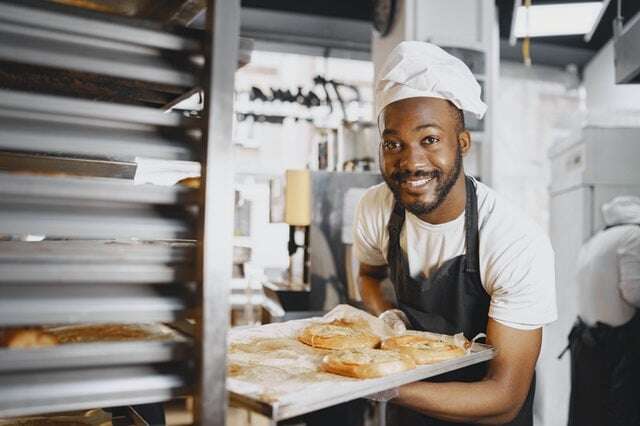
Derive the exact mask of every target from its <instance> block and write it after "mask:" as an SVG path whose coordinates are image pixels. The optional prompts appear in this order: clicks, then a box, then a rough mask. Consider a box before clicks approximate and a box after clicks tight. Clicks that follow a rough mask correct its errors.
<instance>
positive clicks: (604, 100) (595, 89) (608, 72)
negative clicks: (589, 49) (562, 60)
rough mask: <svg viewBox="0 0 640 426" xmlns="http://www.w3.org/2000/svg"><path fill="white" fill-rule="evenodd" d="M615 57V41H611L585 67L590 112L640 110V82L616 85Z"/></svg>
mask: <svg viewBox="0 0 640 426" xmlns="http://www.w3.org/2000/svg"><path fill="white" fill-rule="evenodd" d="M613 57H614V55H613V42H609V43H607V44H606V45H605V46H604V47H603V48H602V49H600V51H599V52H598V53H597V54H596V56H595V57H594V58H593V59H592V60H591V61H590V62H589V64H587V66H586V67H585V70H584V86H585V88H586V90H587V108H588V109H589V112H597V111H607V110H609V111H610V110H640V84H620V85H616V84H615V69H614V65H613Z"/></svg>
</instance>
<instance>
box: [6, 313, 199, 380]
mask: <svg viewBox="0 0 640 426" xmlns="http://www.w3.org/2000/svg"><path fill="white" fill-rule="evenodd" d="M149 327H151V325H150V326H149ZM153 327H154V330H156V331H157V332H158V333H162V335H163V337H161V338H158V339H154V340H128V341H109V342H87V343H64V344H59V345H56V346H49V347H42V348H32V349H9V348H0V380H1V377H2V376H1V374H3V373H14V372H17V371H36V370H52V369H64V368H69V369H71V368H82V367H110V366H117V365H140V364H159V363H168V362H175V361H182V360H185V359H188V358H189V356H190V353H191V352H192V350H193V342H192V340H191V339H190V338H188V337H185V336H183V335H182V334H181V333H179V332H177V331H175V330H173V329H171V328H169V327H166V326H162V325H158V324H154V325H153ZM165 336H166V337H165Z"/></svg>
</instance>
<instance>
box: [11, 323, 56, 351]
mask: <svg viewBox="0 0 640 426" xmlns="http://www.w3.org/2000/svg"><path fill="white" fill-rule="evenodd" d="M0 340H1V342H0V343H1V345H0V346H5V347H7V348H12V349H30V348H42V347H47V346H54V345H57V344H58V340H57V339H56V338H55V337H54V336H52V335H51V334H48V333H45V332H44V331H42V330H38V329H35V328H15V329H11V330H6V331H5V332H4V333H3V336H2V339H0Z"/></svg>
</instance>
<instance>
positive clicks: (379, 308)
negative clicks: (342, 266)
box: [360, 275, 394, 315]
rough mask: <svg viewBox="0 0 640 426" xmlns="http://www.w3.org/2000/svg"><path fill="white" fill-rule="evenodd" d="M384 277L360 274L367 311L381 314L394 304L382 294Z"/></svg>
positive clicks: (361, 293) (361, 289) (363, 300)
mask: <svg viewBox="0 0 640 426" xmlns="http://www.w3.org/2000/svg"><path fill="white" fill-rule="evenodd" d="M383 279H384V277H371V276H368V275H360V295H361V296H362V302H363V303H364V306H365V308H366V309H367V311H369V312H371V313H372V314H374V315H380V314H381V313H382V312H384V311H386V310H387V309H393V308H394V306H393V305H392V304H391V303H390V302H389V301H388V300H387V299H385V297H384V295H383V294H382V289H381V282H382V280H383Z"/></svg>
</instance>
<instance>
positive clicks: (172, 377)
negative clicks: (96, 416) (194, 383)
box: [0, 364, 191, 418]
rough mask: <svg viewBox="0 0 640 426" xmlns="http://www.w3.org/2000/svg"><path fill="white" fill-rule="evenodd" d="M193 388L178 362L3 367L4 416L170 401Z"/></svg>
mask: <svg viewBox="0 0 640 426" xmlns="http://www.w3.org/2000/svg"><path fill="white" fill-rule="evenodd" d="M190 388H191V378H190V373H189V370H188V368H187V366H185V365H180V364H178V365H172V366H147V365H139V366H127V367H122V366H117V367H102V368H83V369H56V370H50V371H26V372H14V373H3V374H2V375H0V418H1V417H14V416H27V415H32V414H44V413H55V412H62V411H74V410H84V409H91V408H95V407H117V406H124V405H136V404H146V403H151V402H160V401H168V400H170V399H173V398H175V397H177V396H181V395H185V394H186V393H187V392H189V391H190Z"/></svg>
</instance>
